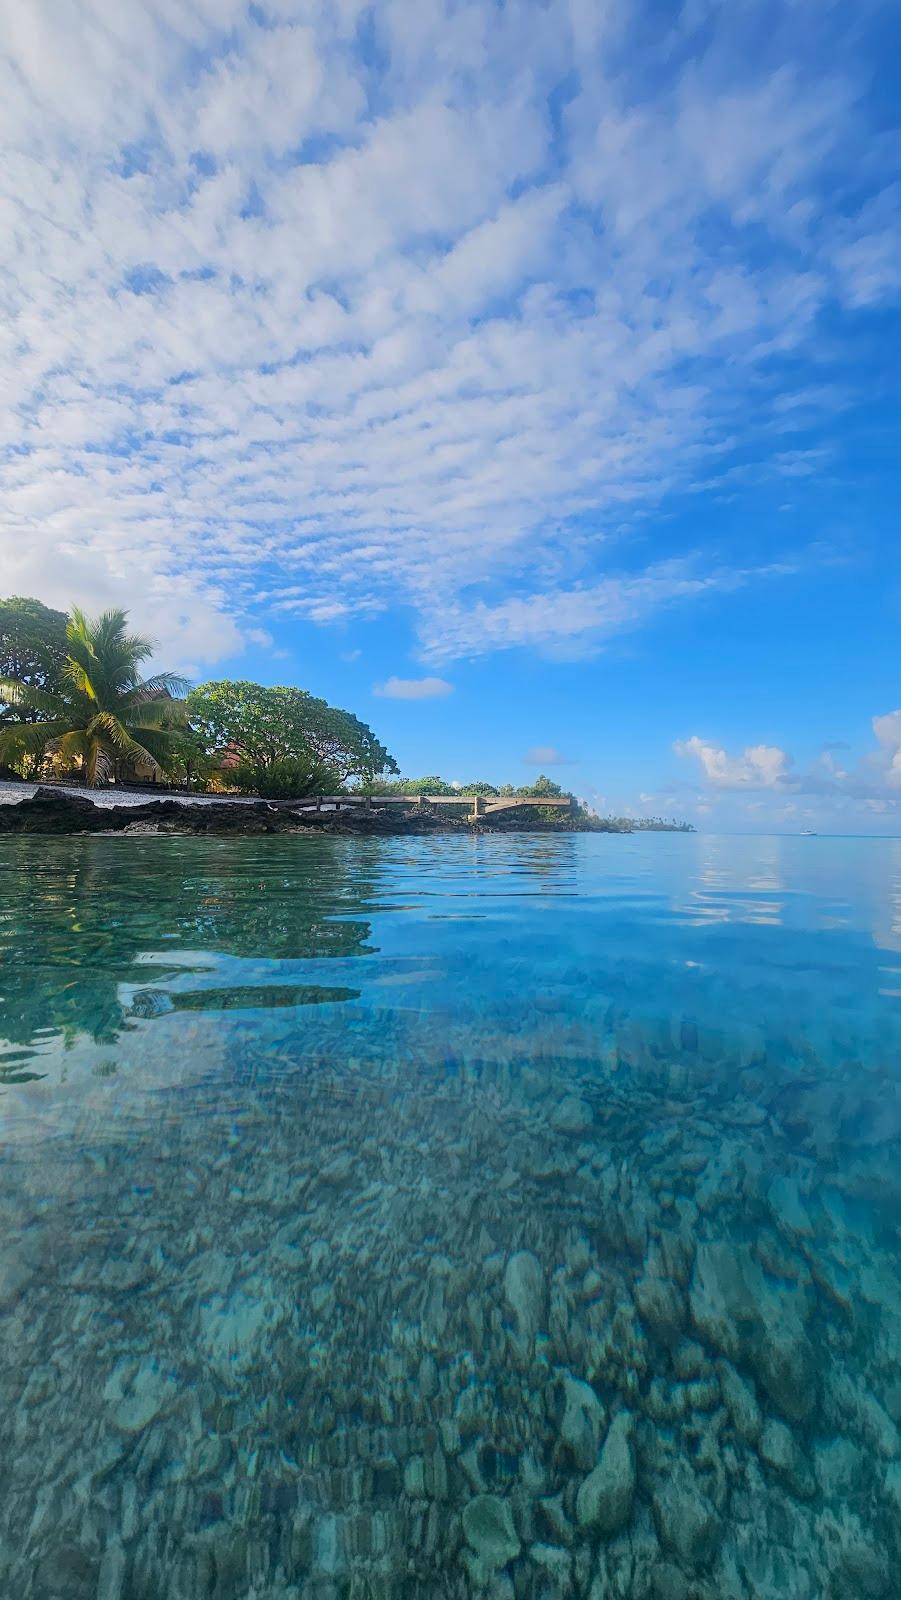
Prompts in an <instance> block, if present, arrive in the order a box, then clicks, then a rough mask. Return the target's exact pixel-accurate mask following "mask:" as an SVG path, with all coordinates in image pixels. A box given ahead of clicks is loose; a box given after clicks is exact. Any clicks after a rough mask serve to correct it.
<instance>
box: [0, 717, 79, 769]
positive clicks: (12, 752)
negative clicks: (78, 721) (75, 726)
mask: <svg viewBox="0 0 901 1600" xmlns="http://www.w3.org/2000/svg"><path fill="white" fill-rule="evenodd" d="M66 729H67V724H66V723H65V722H63V721H60V722H9V723H6V724H5V725H0V759H3V760H7V761H15V760H16V758H17V757H18V756H20V755H36V754H40V752H41V751H42V750H46V749H47V747H48V746H49V745H52V744H54V743H55V742H56V740H57V739H58V738H59V737H60V735H61V734H64V733H65V732H66Z"/></svg>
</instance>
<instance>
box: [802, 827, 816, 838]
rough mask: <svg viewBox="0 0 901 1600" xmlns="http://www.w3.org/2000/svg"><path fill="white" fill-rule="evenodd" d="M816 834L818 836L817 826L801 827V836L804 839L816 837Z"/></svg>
mask: <svg viewBox="0 0 901 1600" xmlns="http://www.w3.org/2000/svg"><path fill="white" fill-rule="evenodd" d="M816 836H817V830H816V828H802V829H801V838H802V839H815V838H816Z"/></svg>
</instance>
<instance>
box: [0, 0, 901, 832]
mask: <svg viewBox="0 0 901 1600" xmlns="http://www.w3.org/2000/svg"><path fill="white" fill-rule="evenodd" d="M896 30H897V11H896V9H895V7H894V6H889V5H873V4H870V3H868V0H860V3H857V0H856V3H854V4H850V3H843V4H830V3H828V0H815V3H813V0H786V3H780V4H772V5H771V4H767V3H765V0H754V3H747V0H730V3H728V4H709V3H707V0H687V3H686V4H684V5H682V6H678V5H665V4H642V3H640V0H628V3H626V0H527V3H523V0H506V3H500V0H459V3H454V0H378V3H377V4H376V5H370V4H364V3H362V0H307V3H301V0H261V3H260V4H250V5H248V4H246V3H244V0H117V4H116V5H115V6H111V5H109V4H108V3H107V0H29V3H28V5H17V6H9V7H6V8H5V9H4V15H3V18H2V21H0V142H2V149H3V160H2V162H0V218H2V226H0V252H2V256H3V262H2V267H3V270H2V273H0V308H2V316H0V385H2V395H3V404H2V427H3V438H2V442H0V452H2V454H0V471H2V486H0V594H15V593H18V594H34V595H37V596H39V597H40V598H41V599H43V600H45V601H46V602H47V603H49V604H52V605H59V606H62V607H66V606H68V605H69V604H71V603H73V602H75V603H77V604H80V605H82V606H84V607H85V608H86V609H88V611H94V612H96V611H98V610H100V609H102V608H104V607H106V606H109V605H124V606H126V607H127V608H128V609H129V610H130V612H131V617H132V621H133V622H134V623H135V624H136V625H137V626H138V627H140V629H141V630H142V631H147V632H150V633H151V634H152V635H153V636H154V637H155V638H156V639H157V640H158V651H157V661H158V663H159V665H160V666H164V667H168V668H178V669H182V670H184V671H185V672H187V673H188V674H189V675H190V676H191V677H192V678H193V679H195V680H197V681H199V680H202V679H207V678H211V677H242V678H252V679H255V680H257V681H260V682H264V683H280V682H287V683H298V684H301V685H302V686H304V687H305V688H308V689H310V690H312V691H313V692H314V693H316V694H321V695H325V696H326V698H328V699H329V700H331V701H333V702H334V703H336V704H339V705H344V706H347V707H348V708H349V709H352V710H353V711H355V712H356V713H357V714H358V715H360V716H362V717H363V718H364V720H366V721H369V722H370V723H371V724H372V725H373V727H374V728H375V729H376V731H377V732H378V733H379V735H380V737H382V738H383V739H384V740H385V742H386V743H387V745H388V746H389V748H390V749H391V750H392V752H393V753H394V754H395V756H396V758H397V760H398V761H399V763H400V765H401V768H402V770H403V771H404V772H405V773H406V774H408V775H410V776H417V775H422V774H426V773H441V774H443V775H444V776H445V777H447V778H449V779H451V780H457V781H464V782H465V781H469V780H472V779H491V780H494V781H497V782H502V781H513V782H523V781H527V780H528V779H529V778H530V777H534V776H535V775H537V773H538V772H539V771H545V772H547V773H548V774H550V775H551V776H553V777H555V778H556V779H557V781H558V782H560V783H562V784H563V785H564V786H565V787H566V788H572V789H574V790H575V791H576V792H577V793H578V794H579V795H581V796H583V797H585V798H586V799H588V800H589V801H590V802H591V803H592V804H593V805H595V806H596V807H597V808H598V809H599V810H601V811H602V812H603V811H610V810H612V811H616V812H620V811H628V812H632V813H634V814H636V815H642V814H644V815H652V814H658V813H662V814H665V815H678V816H680V817H685V818H687V819H688V820H691V821H693V822H695V823H696V824H697V825H698V826H701V827H704V828H721V829H724V830H726V831H734V830H743V829H750V830H753V831H758V830H767V829H777V830H788V831H798V830H799V829H801V828H804V827H815V828H817V829H820V830H826V829H829V830H835V831H842V832H859V831H869V832H901V673H899V666H901V652H899V644H898V640H899V621H901V570H899V560H898V547H899V530H898V504H899V494H898V490H899V475H901V474H899V465H898V463H899V448H898V438H899V426H898V424H899V409H901V407H899V393H901V385H899V378H898V353H899V348H901V339H899V334H901V248H899V246H901V132H899V125H898V115H897V106H898V104H899V103H901V83H899V78H901V71H899V68H898V65H897V62H898V53H897V33H896Z"/></svg>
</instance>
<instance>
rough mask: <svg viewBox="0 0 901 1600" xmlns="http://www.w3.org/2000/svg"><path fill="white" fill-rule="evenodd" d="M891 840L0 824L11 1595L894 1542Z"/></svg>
mask: <svg viewBox="0 0 901 1600" xmlns="http://www.w3.org/2000/svg"><path fill="white" fill-rule="evenodd" d="M899 1044H901V842H898V841H892V840H872V839H871V840H867V839H853V840H831V839H798V838H796V839H789V838H757V839H736V838H729V839H727V838H715V837H691V836H670V835H665V836H640V835H638V836H556V837H553V836H537V835H531V836H530V835H509V836H506V837H498V836H495V837H481V838H479V837H476V838H458V837H450V836H448V837H447V838H442V839H413V840H411V839H396V840H357V839H337V838H315V839H311V838H304V837H296V838H264V839H245V840H240V839H238V840H207V839H195V838H192V839H171V838H122V837H118V838H102V837H97V838H79V839H71V840H70V839H37V838H5V839H0V1125H2V1134H3V1163H2V1168H0V1218H2V1233H0V1456H2V1458H3V1459H4V1460H5V1461H6V1463H7V1471H6V1473H5V1481H4V1489H3V1495H2V1499H0V1579H2V1583H0V1593H2V1594H3V1595H4V1596H5V1595H6V1594H9V1595H11V1596H12V1595H15V1596H17V1597H21V1600H161V1597H163V1596H165V1597H166V1600H200V1597H213V1600H364V1597H365V1600H418V1597H423V1600H425V1597H427V1596H428V1597H432V1596H439V1597H440V1596H447V1597H455V1600H456V1597H459V1600H463V1597H465V1596H470V1595H473V1596H485V1597H487V1600H564V1597H568V1596H578V1597H585V1600H608V1597H616V1600H776V1597H779V1600H783V1597H785V1600H857V1597H863V1600H867V1597H870V1596H872V1597H874V1600H879V1597H881V1596H882V1597H886V1600H889V1597H891V1596H893V1595H895V1594H897V1593H898V1588H897V1584H898V1572H899V1570H901V1535H899V1529H901V1437H899V1433H901V1287H899V1276H898V1265H899V1249H901V1205H899V1199H901V1194H899V1191H901V1175H899V1174H901V1169H899V1161H898V1157H899V1135H901V1090H899V1080H901V1073H899V1059H901V1057H899Z"/></svg>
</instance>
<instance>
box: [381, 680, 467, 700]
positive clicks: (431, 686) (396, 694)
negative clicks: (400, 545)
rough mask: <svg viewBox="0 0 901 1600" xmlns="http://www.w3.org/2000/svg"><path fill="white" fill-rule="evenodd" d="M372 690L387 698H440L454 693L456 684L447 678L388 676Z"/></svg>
mask: <svg viewBox="0 0 901 1600" xmlns="http://www.w3.org/2000/svg"><path fill="white" fill-rule="evenodd" d="M372 692H373V694H377V695H381V696H382V698H383V699H385V700H440V699H441V697H442V696H443V695H446V694H453V692H454V686H453V684H452V683H448V682H447V679H446V678H388V679H386V681H385V682H384V683H376V684H374V685H373V689H372Z"/></svg>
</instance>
